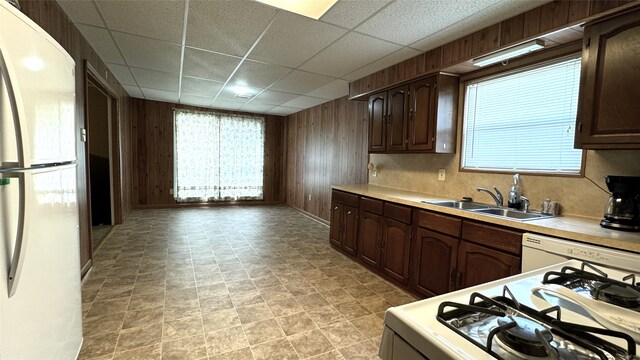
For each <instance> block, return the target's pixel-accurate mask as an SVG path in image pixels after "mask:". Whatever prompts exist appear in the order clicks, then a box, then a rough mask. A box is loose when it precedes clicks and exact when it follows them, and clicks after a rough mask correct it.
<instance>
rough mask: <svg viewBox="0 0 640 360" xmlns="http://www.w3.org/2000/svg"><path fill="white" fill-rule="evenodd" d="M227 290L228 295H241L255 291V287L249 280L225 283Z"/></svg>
mask: <svg viewBox="0 0 640 360" xmlns="http://www.w3.org/2000/svg"><path fill="white" fill-rule="evenodd" d="M227 288H228V289H229V293H230V294H234V293H242V292H245V291H250V290H257V288H256V286H255V285H254V284H253V281H251V280H240V281H232V282H227Z"/></svg>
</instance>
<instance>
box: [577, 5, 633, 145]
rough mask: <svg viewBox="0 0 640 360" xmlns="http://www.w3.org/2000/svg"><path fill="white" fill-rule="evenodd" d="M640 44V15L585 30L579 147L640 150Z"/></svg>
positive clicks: (610, 21) (628, 15)
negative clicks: (639, 93)
mask: <svg viewBox="0 0 640 360" xmlns="http://www.w3.org/2000/svg"><path fill="white" fill-rule="evenodd" d="M639 43H640V10H635V11H633V12H630V13H628V14H626V15H623V16H618V17H615V18H612V19H610V20H607V21H603V22H600V23H596V24H594V25H591V26H587V27H586V28H585V32H584V43H583V58H582V70H581V71H582V77H581V92H580V98H579V110H578V118H577V127H576V147H582V148H586V149H590V148H592V149H624V148H635V149H639V148H640V120H639V119H640V101H638V84H640V51H638V44H639ZM632 44H635V45H632Z"/></svg>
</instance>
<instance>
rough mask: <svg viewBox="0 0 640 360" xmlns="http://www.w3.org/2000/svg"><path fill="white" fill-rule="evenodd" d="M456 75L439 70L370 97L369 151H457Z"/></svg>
mask: <svg viewBox="0 0 640 360" xmlns="http://www.w3.org/2000/svg"><path fill="white" fill-rule="evenodd" d="M458 85H459V80H458V77H457V76H451V75H445V74H436V75H432V76H429V77H426V78H423V79H420V80H417V81H414V82H412V83H410V84H405V85H402V86H398V87H395V88H392V89H390V90H388V91H384V92H380V93H377V94H374V95H371V96H370V97H369V122H370V123H369V152H372V153H380V152H387V153H403V152H434V153H453V152H455V143H456V141H455V136H456V116H457V114H456V110H457V106H458Z"/></svg>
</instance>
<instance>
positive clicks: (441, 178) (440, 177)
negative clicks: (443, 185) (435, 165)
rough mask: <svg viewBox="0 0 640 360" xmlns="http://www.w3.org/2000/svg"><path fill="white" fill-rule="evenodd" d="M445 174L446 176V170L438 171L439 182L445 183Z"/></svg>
mask: <svg viewBox="0 0 640 360" xmlns="http://www.w3.org/2000/svg"><path fill="white" fill-rule="evenodd" d="M445 174H446V171H445V169H439V170H438V180H439V181H444V179H445Z"/></svg>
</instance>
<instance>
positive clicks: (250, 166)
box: [174, 110, 264, 201]
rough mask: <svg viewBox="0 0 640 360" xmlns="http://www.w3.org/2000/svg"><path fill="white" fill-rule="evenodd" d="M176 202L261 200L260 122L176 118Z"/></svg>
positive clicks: (184, 114)
mask: <svg viewBox="0 0 640 360" xmlns="http://www.w3.org/2000/svg"><path fill="white" fill-rule="evenodd" d="M174 161H175V186H174V194H175V195H174V196H175V198H176V200H178V201H212V200H213V201H224V200H227V201H232V200H262V199H263V186H262V184H263V169H264V118H263V117H258V116H249V115H236V114H225V113H205V112H193V111H186V110H176V112H175V160H174Z"/></svg>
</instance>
